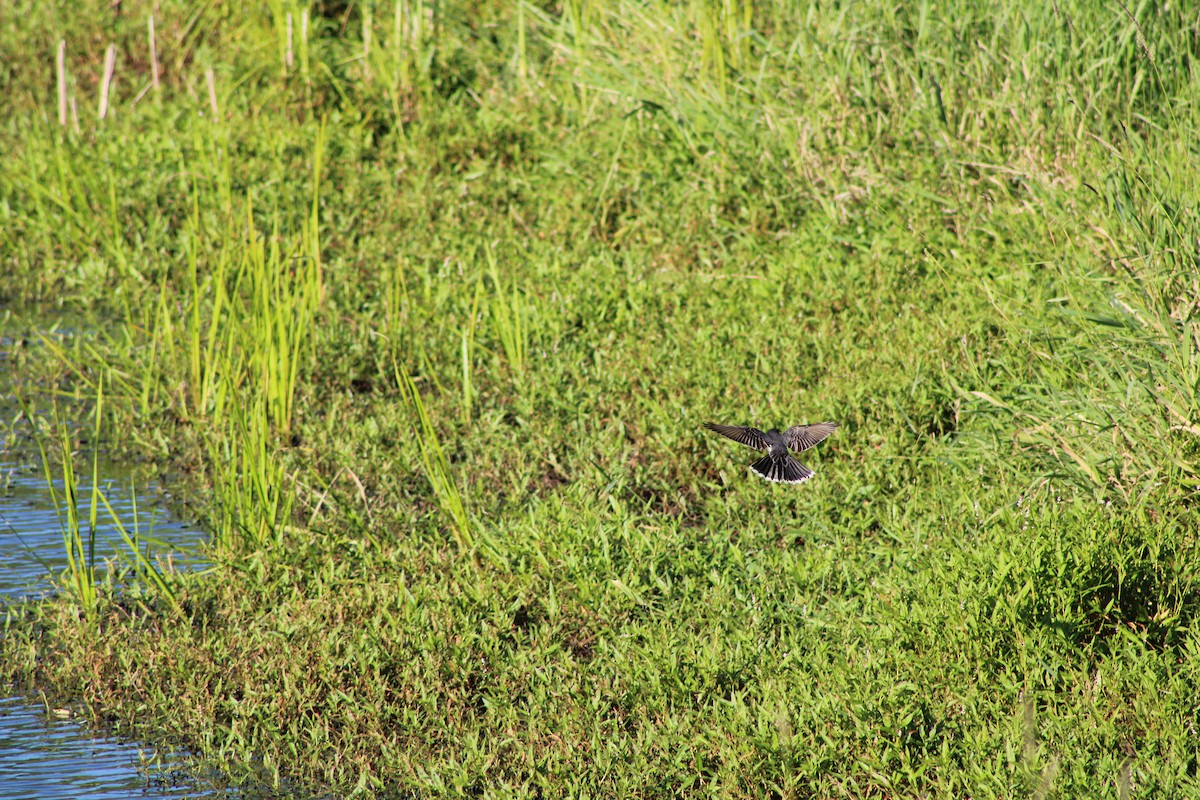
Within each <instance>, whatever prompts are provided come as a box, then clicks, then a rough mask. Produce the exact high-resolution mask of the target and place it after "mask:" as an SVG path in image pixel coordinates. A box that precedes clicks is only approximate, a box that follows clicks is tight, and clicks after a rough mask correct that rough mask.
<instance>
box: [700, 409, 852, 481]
mask: <svg viewBox="0 0 1200 800" xmlns="http://www.w3.org/2000/svg"><path fill="white" fill-rule="evenodd" d="M837 426H838V424H837V423H836V422H818V423H816V424H814V425H793V426H792V427H790V428H788V429H787V430H786V431H783V432H782V433H780V432H779V431H778V430H776V429H775V428H772V429H771V430H769V431H767V432H766V433H763V432H762V431H760V430H759V429H758V428H745V427H742V426H741V425H718V424H717V423H715V422H706V423H704V427H705V428H708V429H709V430H710V431H713V432H714V433H719V434H721V435H722V436H724V437H725V438H727V439H733V440H734V441H735V442H739V443H741V444H744V445H746V446H747V447H753V448H754V449H755V450H766V451H767V454H766V455H765V456H764V457H762V458H760V459H759V460H758V461H755V462H754V463H753V464H751V465H750V471H751V472H753V473H754V474H755V475H758V476H759V477H760V478H763V479H765V480H768V481H773V482H775V483H804V482H805V481H806V480H808V479H809V478H811V477H812V476H813V471H812V470H811V469H809V468H808V467H806V466H804V465H803V464H801V463H800V462H799V461H797V460H796V459H794V458H792V453H793V452H795V453H803V452H804V451H805V450H809V449H811V448H813V447H816V446H817V445H818V444H820V443H821V441H822V440H823V439H824V438H825V437H826V436H828V435H829V434H831V433H833V432H834V431H835V430H837ZM789 451H790V452H789Z"/></svg>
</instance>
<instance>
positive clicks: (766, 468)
mask: <svg viewBox="0 0 1200 800" xmlns="http://www.w3.org/2000/svg"><path fill="white" fill-rule="evenodd" d="M750 471H751V472H754V473H756V474H757V475H759V477H762V478H765V479H767V480H769V481H774V482H775V483H804V482H805V481H806V480H808V479H809V478H811V477H812V476H813V471H812V470H811V469H809V468H808V467H806V466H804V465H803V464H801V463H800V462H799V461H797V460H796V459H794V458H792V457H791V456H783V457H781V458H775V457H774V456H766V457H764V458H760V459H759V460H758V461H755V462H754V463H753V464H751V465H750Z"/></svg>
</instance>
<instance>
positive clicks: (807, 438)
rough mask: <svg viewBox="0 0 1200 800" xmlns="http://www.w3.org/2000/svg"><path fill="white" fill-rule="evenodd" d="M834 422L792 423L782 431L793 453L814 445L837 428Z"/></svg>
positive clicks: (801, 451)
mask: <svg viewBox="0 0 1200 800" xmlns="http://www.w3.org/2000/svg"><path fill="white" fill-rule="evenodd" d="M837 426H838V425H837V423H836V422H818V423H817V424H816V425H793V426H792V427H790V428H788V429H787V432H786V433H784V437H785V438H787V444H788V447H789V448H791V450H792V451H793V452H795V453H803V452H804V451H805V450H807V449H809V448H810V447H816V446H817V445H818V444H820V443H821V441H822V440H823V439H824V438H825V437H826V436H828V435H829V434H831V433H833V432H834V431H835V430H837Z"/></svg>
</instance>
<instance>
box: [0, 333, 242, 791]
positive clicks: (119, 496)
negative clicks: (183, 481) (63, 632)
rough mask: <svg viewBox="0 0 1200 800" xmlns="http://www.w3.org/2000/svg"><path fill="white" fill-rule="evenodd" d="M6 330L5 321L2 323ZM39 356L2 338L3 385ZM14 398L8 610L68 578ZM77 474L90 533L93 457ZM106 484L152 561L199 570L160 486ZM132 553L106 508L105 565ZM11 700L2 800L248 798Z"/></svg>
mask: <svg viewBox="0 0 1200 800" xmlns="http://www.w3.org/2000/svg"><path fill="white" fill-rule="evenodd" d="M3 321H4V320H3V318H0V323H2V322H3ZM60 335H61V334H60ZM67 335H69V334H67ZM30 346H31V345H29V344H28V343H27V342H22V341H20V340H14V339H12V338H6V337H4V336H2V335H0V382H2V380H3V377H4V375H3V373H4V368H5V362H6V361H8V360H9V357H10V354H11V353H12V348H14V347H30ZM32 346H36V345H32ZM5 392H6V387H5V386H3V385H2V383H0V606H3V605H5V604H6V603H7V602H9V601H14V600H17V599H18V598H21V597H39V596H43V595H44V594H45V593H47V592H50V591H53V590H54V585H53V582H52V581H51V580H50V578H49V576H50V574H52V573H54V574H56V573H59V572H60V571H61V570H62V569H63V568H64V567H65V566H66V563H67V559H66V555H65V552H64V548H63V536H62V526H61V524H60V521H59V520H60V518H59V510H56V507H55V503H54V501H53V499H52V494H51V492H50V490H49V487H48V484H47V481H46V477H45V473H44V471H43V469H42V468H41V466H40V465H39V464H37V463H31V460H30V459H29V458H28V457H27V456H26V457H21V456H20V455H18V454H15V453H14V452H13V451H12V449H11V448H12V445H13V443H14V442H15V441H16V439H17V438H18V437H20V438H25V437H26V436H27V434H28V433H29V429H28V425H27V424H26V425H21V424H16V425H14V424H13V420H16V419H18V418H19V417H20V414H19V408H20V407H19V406H18V405H15V404H14V403H11V402H6V400H7V399H8V398H7V397H6V396H5ZM86 426H87V423H86V422H84V423H82V427H86ZM47 446H48V447H49V446H51V443H47ZM75 472H76V479H77V481H78V483H79V486H78V489H77V492H78V500H77V507H78V508H79V512H80V514H81V518H82V519H83V520H84V526H85V529H86V525H87V522H86V520H87V517H88V513H89V509H90V505H91V477H92V460H91V458H90V456H84V457H80V458H78V460H77V461H76V463H75ZM98 477H99V480H98V484H99V486H100V487H101V490H102V491H103V492H104V494H105V496H106V497H107V498H108V501H109V503H110V504H111V505H112V509H113V512H115V514H116V515H117V517H118V518H119V519H120V520H121V521H122V522H123V524H124V525H125V527H126V529H127V530H128V531H129V532H130V533H131V534H132V533H133V531H134V521H135V519H136V520H137V529H138V532H139V534H140V538H141V539H142V546H143V548H144V547H145V546H146V544H150V546H151V551H150V552H151V553H152V554H157V555H158V556H160V557H162V558H166V559H167V560H168V561H167V562H166V563H170V564H172V565H174V566H176V567H178V568H183V569H187V568H192V567H195V566H196V565H197V563H198V562H197V560H196V559H195V557H194V556H189V555H188V551H190V550H191V549H192V548H194V546H195V545H196V544H197V543H198V542H200V541H202V539H203V536H204V534H203V532H202V531H200V530H198V529H197V528H195V527H193V526H190V525H186V524H184V523H182V522H180V521H178V520H176V519H173V518H172V517H171V516H170V514H168V513H167V512H166V511H165V510H164V509H165V507H166V505H165V500H166V497H165V495H164V493H163V492H162V491H160V490H159V489H158V487H156V486H155V484H153V483H152V482H150V481H138V480H135V478H134V476H133V473H132V472H131V471H129V470H127V469H121V468H120V467H119V466H118V465H115V464H112V463H110V462H106V461H103V460H102V461H100V462H99V473H98ZM52 478H53V479H54V482H55V486H56V491H57V492H58V493H59V506H60V509H61V508H65V505H64V500H63V499H62V490H63V485H62V479H61V478H62V476H61V472H59V473H58V474H57V475H55V474H53V473H52ZM135 506H136V512H137V513H136V514H135V513H134V509H135ZM124 551H127V545H126V544H125V542H124V540H123V539H122V537H121V534H120V532H119V530H118V528H117V526H116V525H115V524H114V522H113V520H112V518H111V515H110V514H109V512H108V510H107V509H106V508H105V506H104V505H103V503H100V504H99V508H98V513H97V526H96V560H97V563H101V562H102V561H103V560H104V559H106V558H112V557H114V556H115V555H116V554H117V553H120V552H124ZM4 693H5V691H4V689H3V687H0V800H8V799H9V798H12V800H17V799H18V798H20V799H21V800H31V799H34V798H36V799H38V800H57V799H58V798H63V800H66V798H84V797H86V798H104V799H105V800H109V799H110V798H111V799H112V800H116V799H117V798H140V800H153V799H154V798H179V797H192V798H209V799H211V798H218V797H220V798H227V797H244V796H246V795H245V794H243V793H230V792H228V791H222V790H219V789H217V788H215V787H213V786H212V785H210V784H208V783H207V782H206V781H203V780H201V779H199V778H196V777H194V776H192V775H190V773H189V772H188V771H187V769H186V766H187V761H188V759H187V754H186V753H178V752H172V751H158V750H155V749H153V748H147V747H145V746H139V745H138V744H136V743H133V742H129V741H126V740H123V739H121V738H118V737H115V736H108V735H104V734H102V733H100V732H97V731H96V730H94V729H93V728H92V727H91V726H89V725H88V724H87V723H86V722H85V721H83V720H79V719H73V718H71V717H70V715H69V712H68V711H67V710H66V709H58V710H56V709H47V708H46V707H45V706H44V705H43V704H42V703H41V702H40V701H38V700H36V699H34V698H29V697H22V696H9V697H4V696H3V695H4Z"/></svg>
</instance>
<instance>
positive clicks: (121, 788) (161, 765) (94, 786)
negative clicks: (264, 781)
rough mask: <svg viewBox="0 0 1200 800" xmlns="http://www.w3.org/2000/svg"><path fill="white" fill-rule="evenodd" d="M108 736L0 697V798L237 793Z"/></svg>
mask: <svg viewBox="0 0 1200 800" xmlns="http://www.w3.org/2000/svg"><path fill="white" fill-rule="evenodd" d="M180 760H181V759H179V757H178V756H176V755H175V754H173V753H165V754H164V753H159V752H156V751H154V750H153V749H148V748H144V747H139V746H138V745H136V744H132V743H129V742H123V741H120V740H118V739H116V738H113V737H106V736H99V735H97V734H96V733H94V732H93V731H91V730H90V729H89V728H88V726H87V725H86V724H85V723H83V722H82V721H80V720H75V719H69V718H60V717H59V716H56V715H55V714H54V713H53V712H51V713H47V712H46V709H45V708H44V707H42V706H41V705H40V704H33V703H31V702H30V701H29V700H28V699H25V698H20V697H9V698H5V699H0V798H3V799H4V800H10V798H11V800H18V799H19V800H34V799H36V800H57V799H58V798H62V799H63V800H67V798H72V799H73V798H85V797H86V798H89V800H124V799H125V798H131V799H132V798H139V800H146V799H147V798H182V797H192V798H198V797H203V798H217V797H223V798H224V797H234V796H235V795H233V794H229V793H224V792H219V791H217V790H214V789H212V788H209V787H205V786H203V785H202V782H201V781H199V780H197V779H195V778H192V777H189V776H188V774H187V773H186V772H182V771H179V770H176V769H173V768H172V764H173V762H176V761H180Z"/></svg>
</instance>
